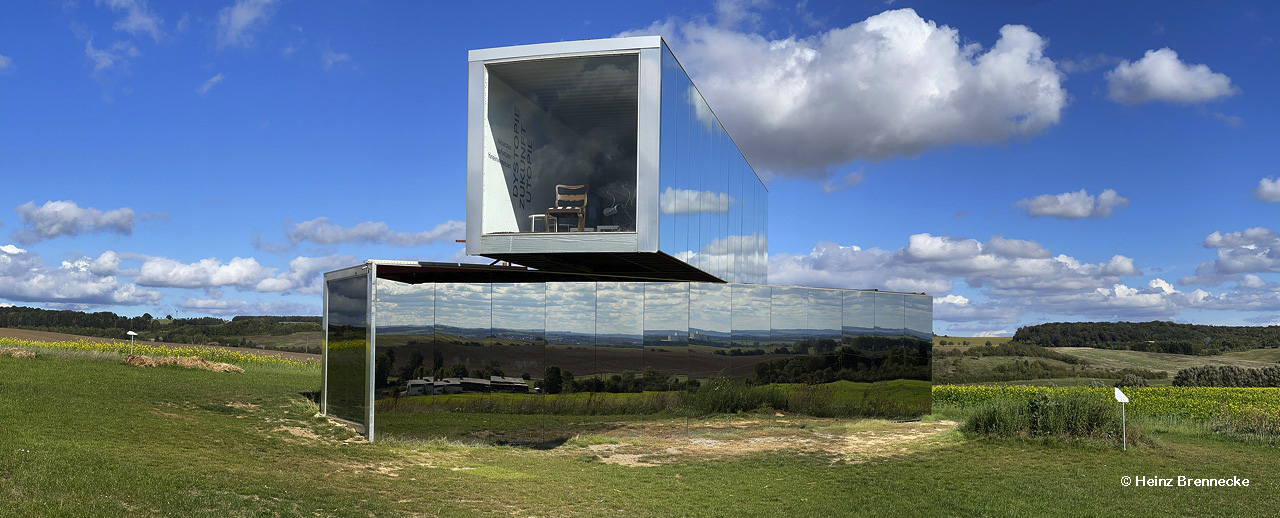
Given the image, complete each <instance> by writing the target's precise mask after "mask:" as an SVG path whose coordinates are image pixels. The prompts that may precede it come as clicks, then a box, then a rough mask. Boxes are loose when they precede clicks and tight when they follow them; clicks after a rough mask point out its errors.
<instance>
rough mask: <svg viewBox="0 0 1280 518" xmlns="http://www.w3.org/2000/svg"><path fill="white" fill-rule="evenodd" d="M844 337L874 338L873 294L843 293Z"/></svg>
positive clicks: (874, 307)
mask: <svg viewBox="0 0 1280 518" xmlns="http://www.w3.org/2000/svg"><path fill="white" fill-rule="evenodd" d="M843 325H844V336H845V337H846V338H852V337H858V336H875V334H876V303H875V292H872V291H845V292H844V324H843Z"/></svg>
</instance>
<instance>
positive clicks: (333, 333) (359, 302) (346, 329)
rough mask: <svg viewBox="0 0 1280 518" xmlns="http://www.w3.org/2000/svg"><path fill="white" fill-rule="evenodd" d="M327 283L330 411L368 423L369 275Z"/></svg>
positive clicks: (339, 415) (328, 397)
mask: <svg viewBox="0 0 1280 518" xmlns="http://www.w3.org/2000/svg"><path fill="white" fill-rule="evenodd" d="M327 285H328V292H329V300H328V308H329V314H328V315H327V316H328V319H329V329H328V330H327V336H326V342H325V347H326V348H327V350H328V361H329V365H328V376H329V379H328V382H327V384H326V385H327V387H326V390H327V398H326V401H328V408H327V412H328V413H329V415H333V416H336V417H340V418H343V419H346V420H349V421H353V422H356V423H362V424H367V423H365V421H366V417H367V416H366V410H367V407H366V397H367V396H366V395H367V393H368V375H369V366H368V361H369V349H368V345H369V342H368V340H367V333H368V325H369V323H368V314H367V312H368V310H369V308H368V289H369V279H368V277H367V276H359V277H350V278H346V279H339V280H332V281H328V282H327Z"/></svg>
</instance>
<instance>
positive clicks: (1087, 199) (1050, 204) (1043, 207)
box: [1016, 189, 1129, 219]
mask: <svg viewBox="0 0 1280 518" xmlns="http://www.w3.org/2000/svg"><path fill="white" fill-rule="evenodd" d="M1016 205H1018V206H1019V207H1022V208H1024V209H1026V211H1027V214H1030V215H1031V216H1035V217H1039V216H1052V217H1055V218H1060V219H1080V218H1105V217H1108V216H1110V215H1111V214H1112V213H1114V212H1115V209H1121V208H1124V207H1127V206H1129V199H1128V198H1125V197H1123V196H1120V195H1119V194H1117V193H1116V191H1115V190H1112V189H1107V190H1104V191H1102V194H1099V195H1097V196H1096V197H1095V196H1093V195H1092V194H1089V193H1088V192H1087V191H1085V190H1084V189H1080V190H1079V191H1076V192H1064V193H1062V194H1041V195H1039V196H1036V197H1034V198H1027V199H1023V200H1019V201H1018V203H1016Z"/></svg>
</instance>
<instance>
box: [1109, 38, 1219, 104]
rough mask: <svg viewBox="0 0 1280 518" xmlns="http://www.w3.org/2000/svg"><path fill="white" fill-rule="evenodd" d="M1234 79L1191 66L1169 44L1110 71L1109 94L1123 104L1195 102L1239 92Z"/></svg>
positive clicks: (1205, 68)
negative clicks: (1234, 84)
mask: <svg viewBox="0 0 1280 518" xmlns="http://www.w3.org/2000/svg"><path fill="white" fill-rule="evenodd" d="M1236 91H1237V90H1236V88H1235V87H1233V86H1231V78H1229V77H1227V76H1226V75H1225V74H1220V73H1216V72H1214V71H1212V70H1209V67H1208V66H1206V65H1202V64H1201V65H1190V64H1187V63H1184V62H1183V61H1182V60H1180V59H1178V53H1177V52H1174V51H1173V50H1171V49H1169V48H1168V47H1166V48H1162V49H1159V50H1148V51H1147V53H1146V54H1145V55H1143V56H1142V59H1139V60H1138V61H1134V62H1130V61H1122V62H1121V63H1120V64H1119V65H1116V68H1114V69H1112V70H1111V71H1110V72H1107V96H1108V97H1109V98H1111V100H1113V101H1115V102H1118V103H1121V104H1142V103H1145V102H1149V101H1166V102H1172V103H1180V104H1194V103H1200V102H1205V101H1212V100H1214V99H1218V98H1222V97H1228V96H1231V95H1234V94H1235V93H1236Z"/></svg>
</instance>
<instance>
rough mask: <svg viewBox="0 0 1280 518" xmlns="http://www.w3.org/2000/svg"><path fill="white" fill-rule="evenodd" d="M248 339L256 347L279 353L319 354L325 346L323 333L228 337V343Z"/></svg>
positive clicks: (309, 332)
mask: <svg viewBox="0 0 1280 518" xmlns="http://www.w3.org/2000/svg"><path fill="white" fill-rule="evenodd" d="M242 338H243V339H246V340H249V341H251V342H253V343H254V344H255V345H258V346H262V347H265V348H267V349H273V350H277V351H296V352H301V353H311V354H319V352H320V349H321V348H322V347H323V346H324V332H323V331H307V332H303V333H293V334H287V335H246V336H233V337H228V342H231V341H238V340H240V339H242Z"/></svg>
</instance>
